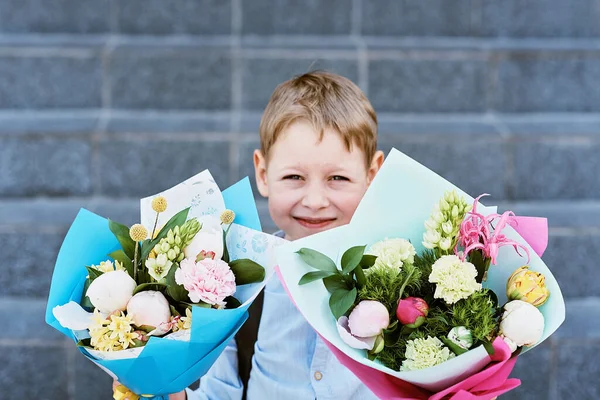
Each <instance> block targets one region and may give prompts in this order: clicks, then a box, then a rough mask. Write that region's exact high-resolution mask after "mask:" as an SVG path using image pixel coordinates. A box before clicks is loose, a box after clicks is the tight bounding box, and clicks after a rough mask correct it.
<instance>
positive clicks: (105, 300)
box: [86, 271, 137, 314]
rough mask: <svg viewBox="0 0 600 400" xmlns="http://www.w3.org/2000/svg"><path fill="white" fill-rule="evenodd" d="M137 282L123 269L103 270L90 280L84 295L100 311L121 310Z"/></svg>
mask: <svg viewBox="0 0 600 400" xmlns="http://www.w3.org/2000/svg"><path fill="white" fill-rule="evenodd" d="M136 286H137V284H136V283H135V281H134V280H133V278H132V277H131V276H129V274H128V273H127V272H125V271H110V272H105V273H103V274H102V275H100V276H99V277H97V278H96V279H94V280H93V281H92V283H91V284H90V287H89V288H88V290H87V292H86V295H87V297H89V298H90V301H91V302H92V305H93V306H94V307H95V308H97V309H98V311H100V312H101V313H105V314H110V313H112V312H114V311H123V310H125V309H126V308H127V303H128V302H129V299H131V296H133V291H134V290H135V287H136Z"/></svg>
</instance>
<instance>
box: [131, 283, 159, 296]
mask: <svg viewBox="0 0 600 400" xmlns="http://www.w3.org/2000/svg"><path fill="white" fill-rule="evenodd" d="M145 290H155V291H157V292H161V293H164V292H166V290H167V285H165V284H164V283H157V282H153V283H142V284H141V285H138V286H137V287H136V288H135V290H134V291H133V294H137V293H139V292H143V291H145Z"/></svg>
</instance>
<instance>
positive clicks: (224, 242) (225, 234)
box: [221, 229, 229, 263]
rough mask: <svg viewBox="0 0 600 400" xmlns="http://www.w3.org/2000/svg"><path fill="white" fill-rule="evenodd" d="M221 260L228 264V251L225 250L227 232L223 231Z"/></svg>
mask: <svg viewBox="0 0 600 400" xmlns="http://www.w3.org/2000/svg"><path fill="white" fill-rule="evenodd" d="M228 230H229V229H228ZM221 259H222V260H223V261H225V262H226V263H229V250H227V230H224V231H223V257H221Z"/></svg>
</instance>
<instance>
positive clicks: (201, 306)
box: [184, 301, 212, 308]
mask: <svg viewBox="0 0 600 400" xmlns="http://www.w3.org/2000/svg"><path fill="white" fill-rule="evenodd" d="M184 304H187V305H188V306H191V307H200V308H212V306H211V305H210V304H208V303H205V302H203V301H201V302H200V303H184Z"/></svg>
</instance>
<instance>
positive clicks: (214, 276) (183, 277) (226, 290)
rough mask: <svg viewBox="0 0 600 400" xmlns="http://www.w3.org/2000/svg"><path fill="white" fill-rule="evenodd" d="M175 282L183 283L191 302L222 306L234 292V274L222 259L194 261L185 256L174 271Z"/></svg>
mask: <svg viewBox="0 0 600 400" xmlns="http://www.w3.org/2000/svg"><path fill="white" fill-rule="evenodd" d="M175 282H177V283H178V284H179V285H183V287H184V288H185V290H187V291H188V296H189V297H190V300H191V301H192V302H193V303H198V302H200V301H203V302H205V303H207V304H216V305H219V306H224V305H225V301H224V299H225V298H226V297H227V296H231V295H233V294H234V293H235V275H233V272H232V271H231V268H229V265H228V264H227V263H226V262H225V261H222V260H212V259H210V258H205V259H204V260H202V261H198V262H194V261H192V260H191V259H189V258H186V259H184V260H182V261H181V263H180V264H179V268H177V270H176V271H175Z"/></svg>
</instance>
